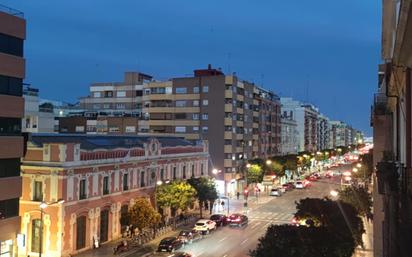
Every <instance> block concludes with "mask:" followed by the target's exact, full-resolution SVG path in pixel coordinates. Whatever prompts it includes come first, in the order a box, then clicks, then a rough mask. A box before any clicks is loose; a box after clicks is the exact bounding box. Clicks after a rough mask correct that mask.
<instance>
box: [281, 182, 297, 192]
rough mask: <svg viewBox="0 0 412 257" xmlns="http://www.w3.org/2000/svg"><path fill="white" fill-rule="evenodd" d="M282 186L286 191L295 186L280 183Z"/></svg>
mask: <svg viewBox="0 0 412 257" xmlns="http://www.w3.org/2000/svg"><path fill="white" fill-rule="evenodd" d="M282 187H283V188H284V189H285V190H286V191H290V190H292V189H293V188H295V186H294V185H293V184H292V183H285V184H283V185H282Z"/></svg>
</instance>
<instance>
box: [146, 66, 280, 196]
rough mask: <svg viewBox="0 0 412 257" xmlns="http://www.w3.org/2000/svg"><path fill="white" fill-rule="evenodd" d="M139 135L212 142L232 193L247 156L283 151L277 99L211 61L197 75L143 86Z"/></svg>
mask: <svg viewBox="0 0 412 257" xmlns="http://www.w3.org/2000/svg"><path fill="white" fill-rule="evenodd" d="M139 133H141V134H161V135H175V136H176V135H177V136H182V137H185V138H187V139H204V140H208V141H209V142H210V147H209V151H210V155H211V162H212V166H213V167H214V168H216V169H218V170H220V171H222V172H220V173H219V174H217V177H218V178H219V179H221V180H224V181H225V182H226V188H225V192H226V193H229V194H234V193H236V192H237V191H239V190H240V191H241V190H242V189H243V188H242V186H243V185H241V183H238V179H239V178H240V175H239V174H237V173H239V172H242V171H243V169H244V167H245V165H246V162H247V160H248V159H251V158H255V157H261V158H267V157H268V156H273V155H278V154H279V153H280V104H279V98H278V96H277V95H276V94H274V93H273V92H271V91H269V90H265V89H263V88H261V87H258V86H256V85H255V84H253V83H250V82H247V81H242V80H240V79H239V78H237V77H236V76H234V75H230V76H227V75H225V74H223V73H222V72H221V71H220V70H218V69H213V68H212V67H211V66H210V65H209V67H208V68H207V69H200V70H195V71H194V76H193V77H184V78H173V79H170V80H168V81H162V82H150V83H148V84H147V85H145V88H144V92H143V108H142V120H141V121H140V122H139Z"/></svg>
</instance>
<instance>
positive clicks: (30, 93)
mask: <svg viewBox="0 0 412 257" xmlns="http://www.w3.org/2000/svg"><path fill="white" fill-rule="evenodd" d="M23 97H24V119H23V120H22V129H23V132H32V133H36V132H42V133H51V132H54V113H53V105H52V104H50V103H43V104H40V99H39V90H38V89H37V88H32V87H27V88H25V89H24V92H23Z"/></svg>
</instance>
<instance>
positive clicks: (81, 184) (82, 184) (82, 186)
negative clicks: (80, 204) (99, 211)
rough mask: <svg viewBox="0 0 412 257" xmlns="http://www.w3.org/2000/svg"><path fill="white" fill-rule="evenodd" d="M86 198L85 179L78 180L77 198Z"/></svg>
mask: <svg viewBox="0 0 412 257" xmlns="http://www.w3.org/2000/svg"><path fill="white" fill-rule="evenodd" d="M83 199H86V179H81V180H80V182H79V200H83Z"/></svg>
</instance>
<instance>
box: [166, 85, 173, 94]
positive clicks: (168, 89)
mask: <svg viewBox="0 0 412 257" xmlns="http://www.w3.org/2000/svg"><path fill="white" fill-rule="evenodd" d="M172 91H173V90H172V88H171V87H166V94H167V95H170V94H172Z"/></svg>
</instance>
